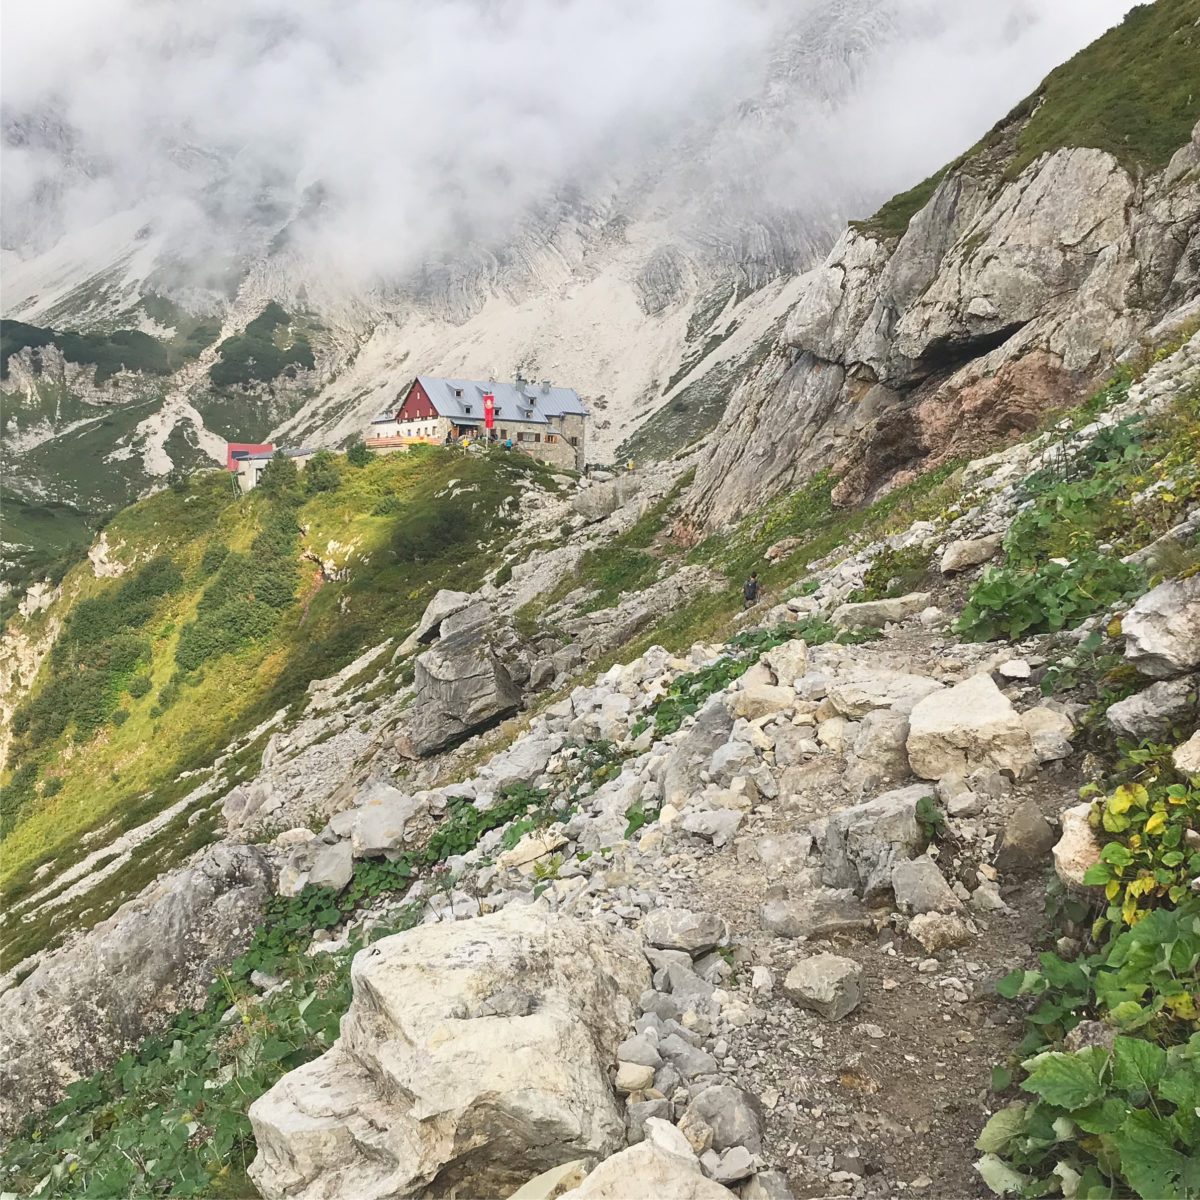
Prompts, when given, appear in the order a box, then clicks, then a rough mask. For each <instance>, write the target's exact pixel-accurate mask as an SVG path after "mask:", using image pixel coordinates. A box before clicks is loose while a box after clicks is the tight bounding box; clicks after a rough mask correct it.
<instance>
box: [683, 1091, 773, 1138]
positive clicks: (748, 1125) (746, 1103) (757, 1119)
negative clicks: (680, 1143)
mask: <svg viewBox="0 0 1200 1200" xmlns="http://www.w3.org/2000/svg"><path fill="white" fill-rule="evenodd" d="M689 1119H690V1120H699V1121H702V1122H703V1123H704V1124H706V1125H707V1126H708V1127H709V1128H710V1129H711V1130H712V1131H713V1139H712V1148H713V1149H714V1150H717V1151H721V1150H728V1149H730V1148H731V1147H733V1146H744V1147H745V1148H746V1149H747V1150H749V1151H750V1153H751V1154H761V1153H762V1114H761V1111H760V1108H759V1104H758V1101H757V1099H756V1098H755V1097H753V1096H752V1095H751V1094H750V1093H749V1092H744V1091H742V1090H741V1088H736V1087H734V1086H733V1085H732V1084H728V1083H718V1084H713V1085H712V1086H711V1087H706V1088H705V1089H704V1090H703V1091H702V1092H699V1093H698V1094H697V1095H695V1096H694V1097H693V1098H692V1101H691V1103H690V1104H689V1105H688V1106H687V1109H686V1110H685V1112H684V1115H683V1117H681V1118H680V1124H681V1125H682V1124H683V1123H684V1121H686V1120H689Z"/></svg>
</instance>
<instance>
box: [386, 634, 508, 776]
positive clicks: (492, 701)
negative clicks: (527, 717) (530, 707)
mask: <svg viewBox="0 0 1200 1200" xmlns="http://www.w3.org/2000/svg"><path fill="white" fill-rule="evenodd" d="M492 640H493V639H492V637H491V636H489V634H488V632H487V628H483V629H474V628H473V629H464V630H460V631H459V632H457V633H454V634H450V635H448V636H446V637H443V638H442V639H441V640H440V641H439V642H438V643H437V644H436V645H434V646H433V647H432V648H431V649H429V650H426V651H425V653H424V654H422V655H420V656H419V657H418V658H417V662H416V675H415V680H414V696H413V703H412V706H411V708H410V710H409V711H410V712H411V713H412V716H411V717H410V718H409V721H408V724H407V728H406V729H404V731H403V732H402V733H401V734H400V735H399V736H398V737H397V740H396V746H397V749H398V750H399V751H400V752H401V753H402V754H404V755H406V756H407V757H409V758H422V757H424V756H425V755H428V754H432V753H434V751H436V750H441V749H444V748H445V747H446V746H449V745H452V744H454V743H455V742H458V741H461V740H462V739H463V738H465V737H467V736H468V735H469V734H471V733H473V732H475V731H476V730H478V729H482V728H483V727H485V726H487V725H490V724H493V723H495V722H496V721H498V720H500V719H501V718H503V717H508V716H511V715H512V714H513V713H515V712H516V711H517V709H518V708H519V707H520V704H521V692H520V689H519V688H518V687H517V685H516V684H515V683H514V682H513V679H512V676H511V675H510V674H509V672H508V669H507V668H506V667H505V665H504V664H503V663H502V662H501V661H500V659H499V658H498V657H497V656H496V653H495V651H494V650H493V649H492Z"/></svg>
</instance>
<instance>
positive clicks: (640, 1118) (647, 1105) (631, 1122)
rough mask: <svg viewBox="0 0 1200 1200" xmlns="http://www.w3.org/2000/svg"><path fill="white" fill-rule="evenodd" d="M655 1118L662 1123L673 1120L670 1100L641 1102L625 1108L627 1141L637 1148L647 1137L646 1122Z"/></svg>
mask: <svg viewBox="0 0 1200 1200" xmlns="http://www.w3.org/2000/svg"><path fill="white" fill-rule="evenodd" d="M651 1117H654V1118H656V1119H658V1120H661V1121H669V1120H670V1119H671V1102H670V1100H639V1101H637V1102H635V1103H633V1104H629V1105H626V1107H625V1140H626V1141H627V1142H628V1143H629V1144H630V1145H631V1146H636V1145H637V1144H638V1142H640V1141H642V1139H643V1138H645V1136H646V1122H647V1121H648V1120H649V1119H650V1118H651Z"/></svg>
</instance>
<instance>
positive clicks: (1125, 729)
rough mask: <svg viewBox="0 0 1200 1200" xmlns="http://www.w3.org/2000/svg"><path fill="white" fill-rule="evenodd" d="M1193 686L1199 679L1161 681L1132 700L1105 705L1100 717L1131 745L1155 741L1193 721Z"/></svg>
mask: <svg viewBox="0 0 1200 1200" xmlns="http://www.w3.org/2000/svg"><path fill="white" fill-rule="evenodd" d="M1197 686H1200V677H1197V676H1195V675H1185V676H1184V677H1183V678H1182V679H1162V680H1160V681H1159V682H1158V683H1152V684H1151V685H1150V686H1149V687H1148V688H1146V689H1145V691H1141V692H1138V693H1137V695H1136V696H1129V697H1127V698H1126V699H1124V700H1118V701H1117V703H1116V704H1111V705H1109V707H1108V709H1107V711H1106V712H1105V714H1104V715H1105V717H1106V718H1107V719H1108V723H1109V724H1110V725H1111V726H1112V727H1113V728H1114V729H1115V730H1116V731H1117V732H1118V733H1123V734H1125V736H1126V737H1130V738H1133V739H1134V740H1135V741H1141V740H1142V739H1143V738H1148V737H1156V736H1158V735H1160V734H1164V733H1166V732H1167V731H1168V730H1169V729H1170V728H1171V727H1172V726H1174V725H1178V724H1181V723H1182V722H1184V721H1186V720H1188V719H1190V718H1194V717H1195V715H1196V699H1195V697H1196V689H1197Z"/></svg>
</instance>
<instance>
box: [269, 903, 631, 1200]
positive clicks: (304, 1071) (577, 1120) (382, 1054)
mask: <svg viewBox="0 0 1200 1200" xmlns="http://www.w3.org/2000/svg"><path fill="white" fill-rule="evenodd" d="M649 982H650V976H649V969H648V967H647V965H646V960H645V958H644V956H643V954H642V949H641V942H640V940H639V939H638V938H637V937H635V936H634V935H633V934H631V933H628V932H626V931H624V930H613V929H610V928H609V927H607V926H603V925H599V924H591V923H585V922H582V921H578V920H574V919H571V918H567V917H561V916H559V917H556V916H554V915H553V914H551V913H550V912H549V910H547V909H546V908H544V907H543V906H542V905H540V904H534V905H526V906H519V905H513V906H510V907H508V908H506V909H504V910H502V911H501V912H499V913H496V914H493V915H491V916H486V917H480V918H477V919H475V920H464V921H457V922H454V923H448V924H434V925H426V926H422V927H420V928H418V929H414V930H411V931H409V932H407V933H402V934H397V935H396V936H394V937H390V938H384V939H383V940H381V941H379V942H376V943H375V945H373V946H370V947H368V948H367V949H365V950H363V951H361V952H360V953H359V954H358V955H356V956H355V959H354V964H353V967H352V969H351V985H352V987H353V999H352V1000H351V1003H350V1008H349V1011H348V1012H347V1013H346V1016H345V1017H344V1018H343V1019H342V1027H341V1037H339V1038H338V1040H337V1041H336V1042H335V1043H334V1045H333V1047H332V1048H331V1049H330V1050H329V1051H328V1052H326V1053H325V1054H324V1055H322V1056H321V1057H320V1058H318V1059H316V1060H314V1061H313V1062H311V1063H308V1064H306V1065H305V1066H302V1067H299V1068H297V1069H296V1070H295V1071H292V1072H291V1073H290V1074H288V1075H285V1076H284V1077H283V1079H281V1080H280V1081H279V1082H278V1083H277V1084H276V1085H275V1086H274V1087H273V1088H272V1089H271V1090H270V1091H269V1092H267V1093H266V1095H264V1096H262V1097H260V1098H259V1099H258V1100H256V1101H255V1102H254V1104H253V1105H252V1106H251V1108H250V1121H251V1124H252V1125H253V1127H254V1136H255V1140H256V1142H257V1144H258V1156H257V1158H255V1160H254V1163H253V1164H252V1166H251V1168H250V1175H251V1178H252V1179H253V1180H254V1183H255V1185H256V1187H257V1188H258V1190H259V1191H260V1193H261V1194H262V1195H263V1196H264V1197H266V1200H283V1198H284V1197H287V1200H346V1198H349V1197H354V1198H355V1200H383V1198H384V1197H394V1198H397V1200H398V1198H402V1197H416V1196H426V1195H450V1194H452V1193H454V1192H455V1190H456V1189H457V1194H460V1195H472V1196H505V1195H508V1194H509V1193H510V1192H512V1191H514V1190H515V1189H516V1188H518V1187H519V1186H521V1185H522V1184H523V1183H524V1182H525V1181H526V1180H528V1179H529V1177H530V1175H531V1174H534V1173H536V1172H538V1171H544V1170H547V1169H548V1168H550V1167H553V1166H556V1165H557V1164H559V1163H564V1162H569V1161H571V1160H573V1159H578V1158H584V1157H593V1158H594V1157H603V1156H605V1155H608V1154H611V1153H612V1152H613V1151H615V1150H616V1149H618V1147H620V1146H621V1145H622V1143H623V1141H624V1130H625V1123H624V1118H623V1114H622V1112H621V1110H620V1108H619V1107H618V1106H617V1103H616V1100H615V1098H614V1096H613V1093H612V1089H611V1087H610V1086H609V1081H608V1074H609V1070H610V1068H612V1067H613V1066H614V1065H615V1061H616V1051H617V1046H618V1045H619V1044H620V1043H621V1041H622V1039H623V1038H625V1037H626V1036H627V1035H628V1032H629V1028H630V1026H631V1024H632V1023H633V1018H634V1016H635V1015H636V1013H637V1007H636V1006H637V1000H638V997H639V996H640V994H641V993H642V992H643V991H644V990H645V989H646V988H647V987H648V986H649Z"/></svg>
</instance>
